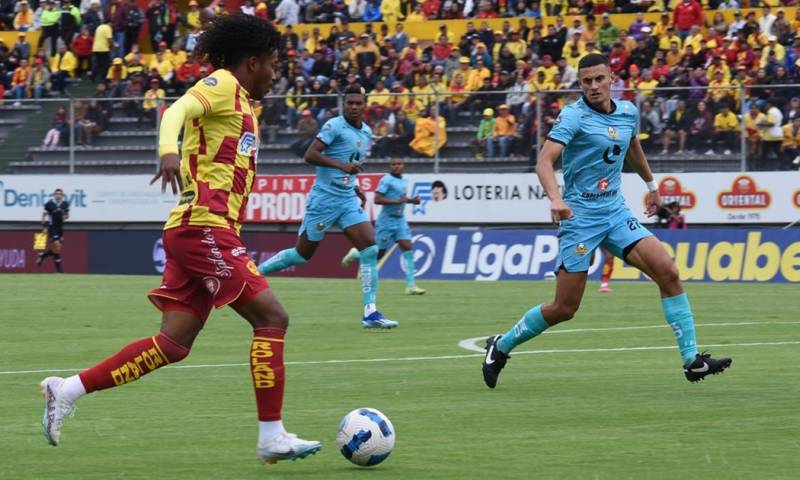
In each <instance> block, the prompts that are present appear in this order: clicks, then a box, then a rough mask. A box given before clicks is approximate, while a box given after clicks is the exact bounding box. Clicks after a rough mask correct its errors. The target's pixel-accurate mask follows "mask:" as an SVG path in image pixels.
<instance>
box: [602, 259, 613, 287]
mask: <svg viewBox="0 0 800 480" xmlns="http://www.w3.org/2000/svg"><path fill="white" fill-rule="evenodd" d="M612 273H614V256H613V255H608V256H607V257H606V259H605V262H603V276H602V277H601V278H600V281H601V282H602V283H608V281H609V280H611V274H612Z"/></svg>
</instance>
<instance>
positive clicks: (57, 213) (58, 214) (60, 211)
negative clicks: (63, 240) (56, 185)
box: [44, 198, 69, 227]
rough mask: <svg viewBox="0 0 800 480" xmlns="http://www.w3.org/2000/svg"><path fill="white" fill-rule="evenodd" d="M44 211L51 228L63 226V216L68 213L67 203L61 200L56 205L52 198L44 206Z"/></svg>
mask: <svg viewBox="0 0 800 480" xmlns="http://www.w3.org/2000/svg"><path fill="white" fill-rule="evenodd" d="M44 211H45V212H47V215H48V217H50V225H51V226H53V227H61V226H62V225H63V224H64V214H65V213H69V202H68V201H66V200H61V202H58V203H56V201H55V200H53V199H52V198H51V199H50V200H48V202H47V203H45V204H44Z"/></svg>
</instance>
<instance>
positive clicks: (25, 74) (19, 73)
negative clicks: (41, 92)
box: [11, 58, 31, 107]
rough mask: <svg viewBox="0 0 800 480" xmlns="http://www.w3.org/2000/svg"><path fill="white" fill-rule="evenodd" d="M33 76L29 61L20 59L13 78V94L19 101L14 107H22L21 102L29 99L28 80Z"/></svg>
mask: <svg viewBox="0 0 800 480" xmlns="http://www.w3.org/2000/svg"><path fill="white" fill-rule="evenodd" d="M30 76H31V67H30V66H29V65H28V60H26V59H24V58H23V59H20V61H19V66H18V67H17V68H15V69H14V74H13V75H12V77H11V94H12V95H13V96H14V98H16V99H17V101H16V102H14V106H15V107H18V106H20V105H22V103H21V102H20V100H22V99H23V98H27V96H28V95H27V93H28V92H27V89H28V79H29V78H30Z"/></svg>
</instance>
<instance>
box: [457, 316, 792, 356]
mask: <svg viewBox="0 0 800 480" xmlns="http://www.w3.org/2000/svg"><path fill="white" fill-rule="evenodd" d="M798 324H800V322H780V321H778V322H720V323H698V324H696V325H695V327H739V326H746V325H798ZM651 328H669V325H667V324H666V323H662V324H659V325H641V326H635V327H597V328H572V329H563V330H547V331H546V332H544V333H543V335H557V334H559V333H585V332H615V331H623V330H649V329H651ZM489 336H490V335H484V336H482V337H473V338H467V339H466V340H461V341H460V342H458V346H459V347H461V348H463V349H464V350H469V351H470V352H483V351H484V350H485V349H484V348H483V347H479V346H477V345H475V343H476V342H479V341H483V340H486V338H487V337H489Z"/></svg>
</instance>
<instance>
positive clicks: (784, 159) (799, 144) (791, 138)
mask: <svg viewBox="0 0 800 480" xmlns="http://www.w3.org/2000/svg"><path fill="white" fill-rule="evenodd" d="M799 165H800V116H796V117H794V118H793V119H792V121H791V122H789V123H787V124H786V125H784V126H783V143H782V144H781V164H780V169H781V170H792V169H793V168H794V169H796V168H797V167H798V166H799Z"/></svg>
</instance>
